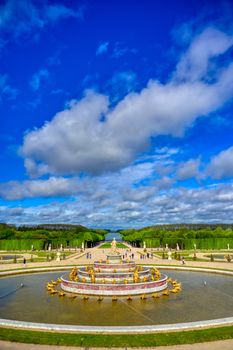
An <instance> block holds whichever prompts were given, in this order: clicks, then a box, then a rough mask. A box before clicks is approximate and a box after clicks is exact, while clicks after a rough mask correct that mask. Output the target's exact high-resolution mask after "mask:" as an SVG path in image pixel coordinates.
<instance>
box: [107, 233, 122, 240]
mask: <svg viewBox="0 0 233 350" xmlns="http://www.w3.org/2000/svg"><path fill="white" fill-rule="evenodd" d="M114 237H115V240H116V241H118V242H120V241H122V237H121V235H120V234H119V233H118V232H109V233H108V234H107V235H106V236H105V241H108V242H109V241H112V240H113V238H114Z"/></svg>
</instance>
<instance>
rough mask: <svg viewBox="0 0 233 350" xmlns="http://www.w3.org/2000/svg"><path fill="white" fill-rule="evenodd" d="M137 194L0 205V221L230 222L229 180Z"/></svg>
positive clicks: (112, 224)
mask: <svg viewBox="0 0 233 350" xmlns="http://www.w3.org/2000/svg"><path fill="white" fill-rule="evenodd" d="M98 191H99V188H96V190H95V192H97V193H98ZM136 193H137V194H138V196H136ZM140 194H142V188H138V189H137V188H135V189H134V195H133V196H132V197H131V198H130V196H129V197H128V198H127V199H126V198H123V197H121V196H120V197H119V196H118V194H117V193H116V191H112V192H111V193H110V192H109V193H108V199H109V200H108V201H105V202H104V201H102V202H101V205H99V204H100V201H99V197H98V196H97V197H93V198H90V196H89V195H87V194H83V196H82V195H80V196H81V197H80V199H79V200H73V201H70V202H68V201H67V202H65V203H64V202H62V203H59V202H52V203H49V204H46V205H45V204H44V205H38V206H33V207H27V208H23V209H22V208H17V207H16V208H7V207H4V206H2V207H0V221H2V222H12V223H17V224H20V223H35V222H37V223H48V222H50V223H52V222H54V223H58V222H61V223H62V222H64V223H79V224H84V225H86V226H92V227H111V228H119V227H142V226H145V225H153V224H163V223H179V222H187V223H197V222H205V223H220V222H226V223H227V222H231V213H232V210H233V205H232V200H233V186H232V185H231V184H228V185H223V184H218V185H215V186H212V187H200V188H198V189H197V188H194V189H187V188H175V189H174V188H173V189H171V190H167V191H165V192H164V191H162V192H154V193H152V194H151V195H150V196H147V195H145V193H144V195H143V196H141V197H140V199H139V196H140ZM103 198H104V196H103ZM137 199H139V201H138V200H137ZM109 202H111V204H109ZM203 203H204V204H203ZM113 218H114V220H113Z"/></svg>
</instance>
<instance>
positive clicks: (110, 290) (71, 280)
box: [48, 238, 181, 298]
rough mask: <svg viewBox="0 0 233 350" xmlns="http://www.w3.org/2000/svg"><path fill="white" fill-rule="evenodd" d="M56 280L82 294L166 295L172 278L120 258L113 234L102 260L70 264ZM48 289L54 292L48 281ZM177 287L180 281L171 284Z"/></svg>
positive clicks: (65, 288)
mask: <svg viewBox="0 0 233 350" xmlns="http://www.w3.org/2000/svg"><path fill="white" fill-rule="evenodd" d="M59 282H60V287H61V289H62V291H64V292H68V293H75V294H79V295H82V296H83V297H84V296H97V297H103V296H104V297H112V298H113V297H115V298H116V297H124V296H127V297H128V298H130V297H131V296H140V297H141V298H145V296H146V295H152V296H155V297H156V296H157V294H158V292H163V295H168V294H169V290H168V283H169V282H172V281H171V279H168V277H167V275H165V274H161V273H160V271H159V270H158V269H157V268H155V267H148V266H138V265H136V264H135V262H134V261H132V260H124V259H123V256H122V255H121V254H120V253H119V251H117V243H116V240H115V238H114V239H113V241H112V243H111V252H110V253H109V254H107V257H106V260H104V261H102V260H100V261H95V262H94V264H93V265H92V266H86V267H84V266H82V267H79V268H77V267H74V268H73V269H72V270H71V272H70V273H69V274H65V275H63V276H61V278H60V280H59ZM48 289H49V291H50V292H51V294H54V293H56V291H55V290H54V288H52V289H51V284H49V285H48ZM180 289H181V288H180V284H174V285H173V289H172V290H171V291H172V292H173V293H176V292H178V291H180ZM59 293H60V292H59V291H58V295H61V294H59Z"/></svg>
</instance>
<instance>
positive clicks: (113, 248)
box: [111, 237, 117, 253]
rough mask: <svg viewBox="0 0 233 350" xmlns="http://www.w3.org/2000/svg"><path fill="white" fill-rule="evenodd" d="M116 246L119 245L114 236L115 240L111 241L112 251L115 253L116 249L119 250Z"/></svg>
mask: <svg viewBox="0 0 233 350" xmlns="http://www.w3.org/2000/svg"><path fill="white" fill-rule="evenodd" d="M116 247H117V242H116V240H115V237H114V238H113V241H112V243H111V251H112V252H113V253H116V251H117V249H116Z"/></svg>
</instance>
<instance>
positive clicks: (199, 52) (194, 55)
mask: <svg viewBox="0 0 233 350" xmlns="http://www.w3.org/2000/svg"><path fill="white" fill-rule="evenodd" d="M232 45H233V37H232V36H230V35H226V34H225V33H223V32H220V31H219V30H217V29H215V28H207V29H206V30H204V31H203V32H202V33H201V34H200V35H199V36H198V37H196V38H195V39H194V40H193V42H192V44H191V45H190V47H189V49H188V51H187V52H186V53H185V54H184V55H183V56H182V57H181V60H180V62H179V63H178V65H177V69H176V72H175V77H176V78H178V79H184V80H190V81H196V80H199V79H201V78H203V77H204V76H205V75H206V73H207V72H208V69H209V68H210V67H212V65H210V64H209V63H210V60H211V59H213V58H217V57H218V56H219V55H221V54H223V53H224V52H225V51H227V50H228V49H229V48H230V47H231V46H232ZM211 64H213V61H212V62H211Z"/></svg>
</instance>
